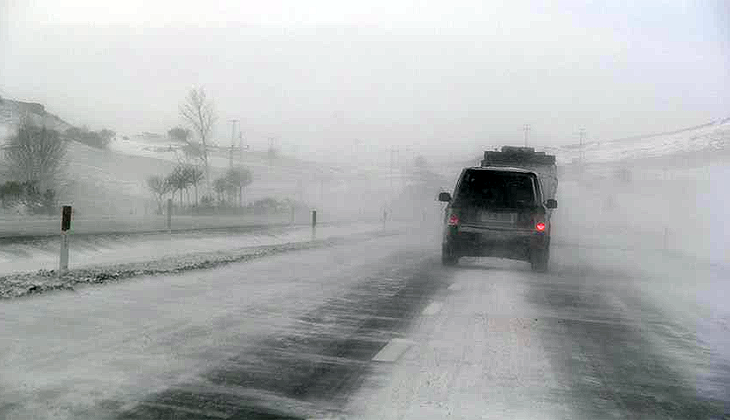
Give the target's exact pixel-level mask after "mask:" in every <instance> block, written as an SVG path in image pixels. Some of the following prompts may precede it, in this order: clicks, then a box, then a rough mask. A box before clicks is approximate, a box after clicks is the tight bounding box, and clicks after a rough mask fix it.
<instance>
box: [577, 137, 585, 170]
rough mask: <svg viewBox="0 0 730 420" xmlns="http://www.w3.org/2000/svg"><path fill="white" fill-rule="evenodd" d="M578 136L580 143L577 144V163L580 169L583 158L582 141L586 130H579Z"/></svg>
mask: <svg viewBox="0 0 730 420" xmlns="http://www.w3.org/2000/svg"><path fill="white" fill-rule="evenodd" d="M578 135H579V136H580V137H579V138H580V142H579V143H578V162H579V163H580V165H581V167H582V166H583V159H584V157H585V155H584V153H583V140H584V139H585V137H586V129H585V128H581V129H580V130H578Z"/></svg>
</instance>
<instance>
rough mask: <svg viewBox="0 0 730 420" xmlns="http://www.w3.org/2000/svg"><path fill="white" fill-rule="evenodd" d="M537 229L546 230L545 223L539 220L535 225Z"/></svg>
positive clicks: (539, 230)
mask: <svg viewBox="0 0 730 420" xmlns="http://www.w3.org/2000/svg"><path fill="white" fill-rule="evenodd" d="M535 230H537V231H538V232H545V223H543V222H537V224H536V225H535Z"/></svg>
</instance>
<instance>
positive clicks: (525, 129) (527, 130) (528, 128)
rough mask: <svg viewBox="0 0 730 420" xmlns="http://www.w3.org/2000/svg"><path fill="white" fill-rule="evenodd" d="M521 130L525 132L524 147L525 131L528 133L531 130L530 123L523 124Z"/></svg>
mask: <svg viewBox="0 0 730 420" xmlns="http://www.w3.org/2000/svg"><path fill="white" fill-rule="evenodd" d="M522 130H523V131H524V132H525V147H527V133H529V132H530V130H531V127H530V124H525V125H524V126H522Z"/></svg>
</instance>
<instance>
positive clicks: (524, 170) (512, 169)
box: [467, 166, 537, 175]
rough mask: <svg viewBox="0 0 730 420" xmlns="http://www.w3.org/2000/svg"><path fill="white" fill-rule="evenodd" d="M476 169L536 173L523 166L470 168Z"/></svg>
mask: <svg viewBox="0 0 730 420" xmlns="http://www.w3.org/2000/svg"><path fill="white" fill-rule="evenodd" d="M467 169H472V170H476V171H497V172H512V173H518V174H533V175H537V174H536V173H535V171H531V170H529V169H524V168H512V167H509V166H472V167H471V168H467Z"/></svg>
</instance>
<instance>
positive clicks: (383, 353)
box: [373, 338, 413, 362]
mask: <svg viewBox="0 0 730 420" xmlns="http://www.w3.org/2000/svg"><path fill="white" fill-rule="evenodd" d="M412 345H413V343H412V342H411V341H408V340H403V339H401V338H394V339H392V340H390V341H389V342H388V344H386V345H385V347H383V348H382V349H381V350H380V351H379V352H378V354H376V355H375V357H373V361H374V362H395V361H396V360H398V359H399V358H400V357H401V356H402V355H403V353H405V352H406V350H408V348H409V347H411V346H412Z"/></svg>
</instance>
